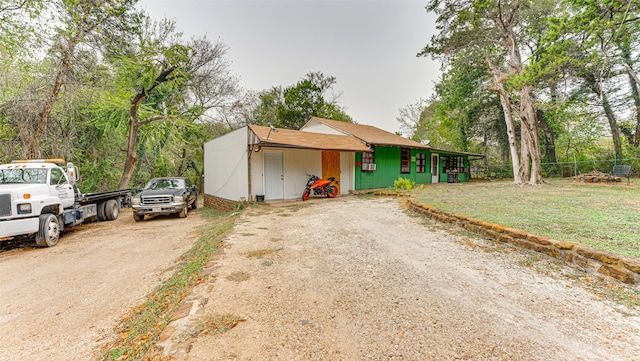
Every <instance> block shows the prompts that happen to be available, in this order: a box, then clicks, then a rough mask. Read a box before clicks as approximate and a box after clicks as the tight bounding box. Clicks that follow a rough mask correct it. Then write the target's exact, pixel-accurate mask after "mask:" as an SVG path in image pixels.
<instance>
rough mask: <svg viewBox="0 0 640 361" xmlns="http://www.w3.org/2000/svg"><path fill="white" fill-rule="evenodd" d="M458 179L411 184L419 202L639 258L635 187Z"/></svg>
mask: <svg viewBox="0 0 640 361" xmlns="http://www.w3.org/2000/svg"><path fill="white" fill-rule="evenodd" d="M546 182H547V183H546V184H545V185H542V186H524V187H521V186H516V185H514V184H513V183H512V182H510V181H491V182H474V183H458V184H446V185H438V186H431V187H425V188H424V189H423V190H415V191H414V195H415V197H416V200H417V201H419V202H420V203H423V204H427V205H430V206H434V207H436V208H438V209H440V210H443V211H446V212H452V213H456V214H464V215H467V216H469V217H473V218H476V219H479V220H482V221H485V222H491V223H497V224H501V225H504V226H508V227H513V228H517V229H521V230H523V231H526V232H529V233H532V234H536V235H540V236H547V237H551V238H553V239H557V240H560V241H570V242H576V243H580V244H584V245H587V246H590V247H593V248H596V249H600V250H603V251H607V252H611V253H615V254H619V255H623V256H627V257H631V258H635V259H640V228H639V227H638V219H640V191H639V190H638V189H637V188H631V187H622V186H608V185H595V184H584V183H577V182H573V181H571V180H566V179H548V180H546Z"/></svg>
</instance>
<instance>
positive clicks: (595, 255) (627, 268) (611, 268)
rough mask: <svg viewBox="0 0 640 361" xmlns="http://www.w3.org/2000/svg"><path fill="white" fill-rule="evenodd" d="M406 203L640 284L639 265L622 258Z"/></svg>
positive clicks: (489, 235) (428, 214) (477, 230)
mask: <svg viewBox="0 0 640 361" xmlns="http://www.w3.org/2000/svg"><path fill="white" fill-rule="evenodd" d="M407 202H408V203H409V206H410V208H411V210H413V211H414V212H417V213H420V214H423V215H425V216H426V217H428V218H431V219H433V220H436V221H438V222H441V223H449V224H453V225H456V226H458V227H462V228H464V229H466V230H468V231H471V232H474V233H478V234H480V235H482V236H484V237H487V238H490V239H493V240H496V241H499V242H503V243H508V244H511V245H513V246H516V247H519V248H524V249H528V250H532V251H535V252H539V253H543V254H545V255H547V256H550V257H553V258H556V259H559V260H561V261H563V262H566V263H569V264H575V265H577V266H579V267H581V268H584V269H586V270H587V271H589V272H591V273H596V274H600V275H604V276H607V277H611V278H613V279H615V280H618V281H620V282H623V283H626V284H631V285H635V284H638V283H639V282H640V261H637V260H635V259H631V258H627V257H622V256H619V255H616V254H612V253H609V252H605V251H600V250H597V249H594V248H591V247H587V246H583V245H581V244H578V243H574V242H565V241H558V240H555V239H552V238H549V237H545V236H537V235H534V234H531V233H527V232H525V231H522V230H519V229H515V228H509V227H505V226H501V225H498V224H493V223H488V222H483V221H480V220H477V219H475V218H471V217H467V216H465V215H461V214H453V213H449V212H444V211H441V210H439V209H437V208H435V207H432V206H428V205H423V204H420V203H418V202H416V201H415V200H413V199H408V200H407Z"/></svg>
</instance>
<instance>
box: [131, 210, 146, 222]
mask: <svg viewBox="0 0 640 361" xmlns="http://www.w3.org/2000/svg"><path fill="white" fill-rule="evenodd" d="M133 220H134V221H136V222H142V221H144V214H138V213H136V212H133Z"/></svg>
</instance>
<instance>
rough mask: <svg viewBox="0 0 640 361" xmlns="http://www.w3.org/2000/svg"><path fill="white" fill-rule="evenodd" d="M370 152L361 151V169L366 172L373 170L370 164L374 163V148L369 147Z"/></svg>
mask: <svg viewBox="0 0 640 361" xmlns="http://www.w3.org/2000/svg"><path fill="white" fill-rule="evenodd" d="M371 150H372V151H371V152H362V153H361V154H362V162H361V168H360V169H361V171H363V172H367V171H371V170H373V168H372V167H370V166H369V165H370V164H375V148H373V147H372V148H371Z"/></svg>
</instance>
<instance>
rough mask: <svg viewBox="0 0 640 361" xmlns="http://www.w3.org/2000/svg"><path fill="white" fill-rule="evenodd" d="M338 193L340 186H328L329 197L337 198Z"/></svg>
mask: <svg viewBox="0 0 640 361" xmlns="http://www.w3.org/2000/svg"><path fill="white" fill-rule="evenodd" d="M337 195H338V188H337V187H336V186H328V187H327V197H329V198H335V197H336V196H337Z"/></svg>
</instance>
